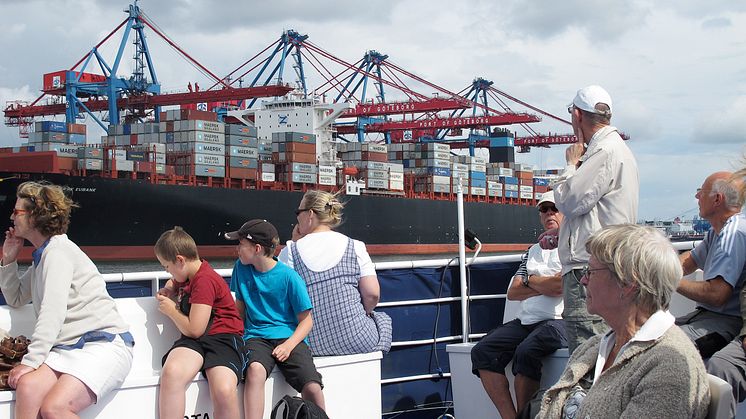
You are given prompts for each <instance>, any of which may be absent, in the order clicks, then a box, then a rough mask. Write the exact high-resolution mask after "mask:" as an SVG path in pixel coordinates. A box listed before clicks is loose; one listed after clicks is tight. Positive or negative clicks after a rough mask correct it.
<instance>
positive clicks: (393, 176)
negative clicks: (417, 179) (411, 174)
mask: <svg viewBox="0 0 746 419" xmlns="http://www.w3.org/2000/svg"><path fill="white" fill-rule="evenodd" d="M389 180H390V181H392V182H404V173H400V172H389Z"/></svg>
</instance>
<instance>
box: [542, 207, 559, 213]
mask: <svg viewBox="0 0 746 419" xmlns="http://www.w3.org/2000/svg"><path fill="white" fill-rule="evenodd" d="M549 210H552V212H559V210H558V209H557V207H555V206H554V205H544V206H541V207H539V212H540V213H542V214H543V213H545V212H547V211H549Z"/></svg>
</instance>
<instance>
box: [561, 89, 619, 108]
mask: <svg viewBox="0 0 746 419" xmlns="http://www.w3.org/2000/svg"><path fill="white" fill-rule="evenodd" d="M598 103H603V104H606V105H608V106H609V114H612V113H613V112H612V109H611V96H610V95H609V92H607V91H606V90H604V88H603V87H601V86H598V85H595V84H594V85H590V86H588V87H584V88H582V89H580V90H578V93H577V94H576V95H575V99H573V100H572V103H571V104H570V105H568V107H569V106H575V107H576V108H578V109H580V110H583V111H586V112H590V113H597V114H601V115H603V114H604V112H599V111H598V109H596V104H598Z"/></svg>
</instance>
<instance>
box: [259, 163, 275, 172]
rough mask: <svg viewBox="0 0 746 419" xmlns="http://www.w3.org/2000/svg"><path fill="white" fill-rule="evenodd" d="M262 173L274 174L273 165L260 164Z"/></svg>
mask: <svg viewBox="0 0 746 419" xmlns="http://www.w3.org/2000/svg"><path fill="white" fill-rule="evenodd" d="M260 169H261V171H262V173H274V172H275V165H274V164H272V163H262V166H261V167H260Z"/></svg>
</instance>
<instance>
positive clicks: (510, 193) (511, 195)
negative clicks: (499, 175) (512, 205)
mask: <svg viewBox="0 0 746 419" xmlns="http://www.w3.org/2000/svg"><path fill="white" fill-rule="evenodd" d="M505 197H506V198H518V191H505Z"/></svg>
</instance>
